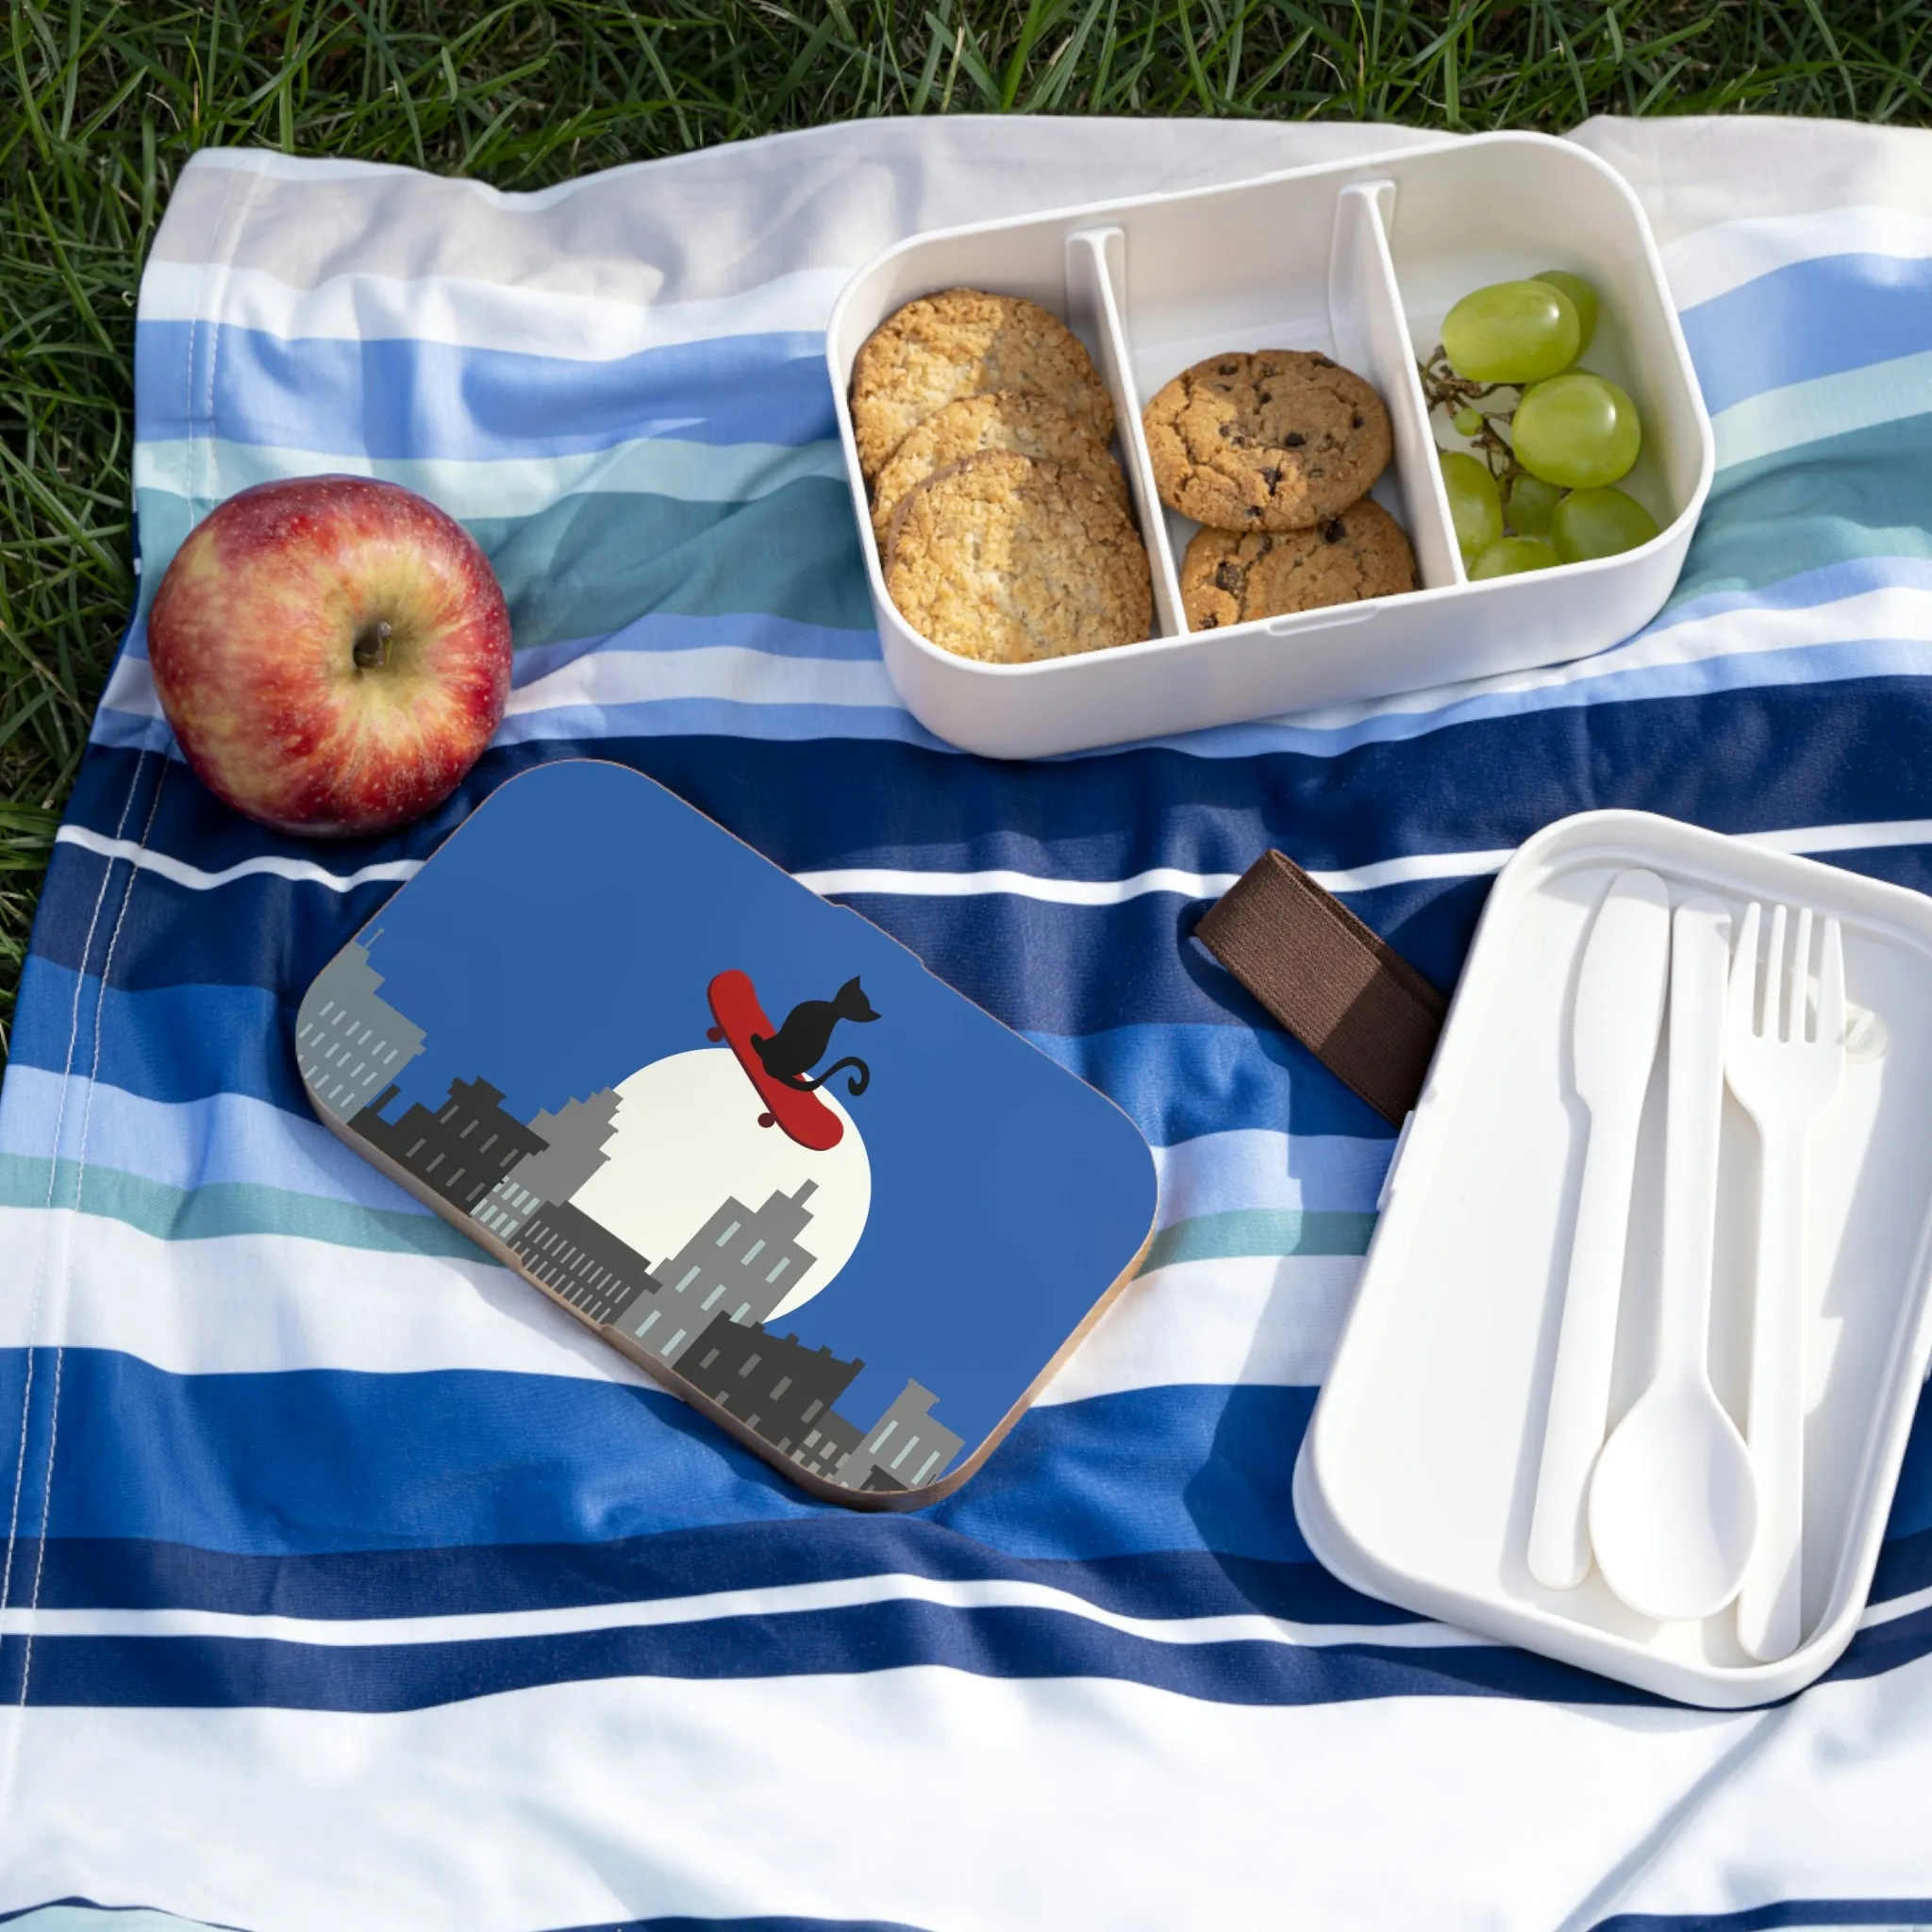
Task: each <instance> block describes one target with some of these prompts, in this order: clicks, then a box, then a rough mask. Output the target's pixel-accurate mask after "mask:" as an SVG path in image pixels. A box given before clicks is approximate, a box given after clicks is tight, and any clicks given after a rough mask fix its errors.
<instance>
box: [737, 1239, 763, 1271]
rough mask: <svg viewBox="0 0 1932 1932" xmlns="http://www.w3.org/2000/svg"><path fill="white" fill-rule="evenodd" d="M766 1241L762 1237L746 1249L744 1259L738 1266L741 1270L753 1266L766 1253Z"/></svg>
mask: <svg viewBox="0 0 1932 1932" xmlns="http://www.w3.org/2000/svg"><path fill="white" fill-rule="evenodd" d="M764 1245H765V1243H764V1239H763V1237H762V1236H760V1237H759V1239H758V1240H757V1241H754V1242H752V1244H751V1246H750V1247H748V1248H747V1249H745V1251H744V1258H743V1259H742V1260H741V1262H740V1263H739V1264H738V1265H739V1266H740V1267H741V1268H749V1267H750V1266H751V1264H752V1263H753V1262H754V1261H756V1260H757V1259H758V1256H759V1255H760V1254H761V1253H762V1252H763V1251H764Z"/></svg>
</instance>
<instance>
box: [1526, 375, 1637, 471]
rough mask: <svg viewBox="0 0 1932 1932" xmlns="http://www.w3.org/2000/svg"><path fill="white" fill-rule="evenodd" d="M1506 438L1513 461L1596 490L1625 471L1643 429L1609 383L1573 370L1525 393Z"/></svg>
mask: <svg viewBox="0 0 1932 1932" xmlns="http://www.w3.org/2000/svg"><path fill="white" fill-rule="evenodd" d="M1510 441H1511V442H1512V443H1513V445H1514V446H1515V450H1516V460H1517V461H1518V462H1519V463H1521V464H1522V465H1523V467H1524V469H1525V470H1527V471H1528V472H1529V473H1530V474H1531V475H1534V476H1541V478H1542V479H1543V481H1544V482H1545V483H1556V484H1558V485H1560V486H1561V487H1562V488H1563V489H1565V490H1600V489H1602V488H1603V486H1604V485H1605V484H1606V483H1614V482H1615V481H1616V480H1617V479H1618V477H1620V476H1623V475H1628V473H1629V469H1630V465H1631V464H1632V463H1634V462H1635V461H1636V460H1637V452H1638V451H1639V450H1640V449H1641V448H1642V447H1643V429H1642V425H1641V424H1640V423H1639V422H1638V420H1637V405H1636V404H1635V403H1633V402H1632V401H1631V400H1630V398H1629V397H1628V396H1627V395H1625V394H1624V391H1622V390H1620V389H1619V388H1618V387H1617V385H1616V384H1615V383H1614V382H1611V381H1609V380H1608V379H1607V377H1605V376H1601V375H1591V373H1590V372H1589V371H1588V370H1584V369H1573V370H1572V371H1570V373H1569V374H1568V375H1554V376H1552V377H1551V378H1550V379H1549V381H1547V382H1540V383H1538V384H1537V385H1536V387H1535V388H1534V389H1532V390H1529V391H1525V392H1524V398H1523V400H1522V401H1521V402H1520V403H1518V404H1517V406H1516V416H1515V420H1514V421H1513V422H1512V423H1511V425H1510Z"/></svg>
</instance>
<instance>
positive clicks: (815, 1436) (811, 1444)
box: [805, 1429, 819, 1449]
mask: <svg viewBox="0 0 1932 1932" xmlns="http://www.w3.org/2000/svg"><path fill="white" fill-rule="evenodd" d="M818 1441H819V1432H818V1431H817V1430H816V1429H814V1430H813V1431H812V1432H811V1434H810V1435H808V1437H807V1438H806V1439H805V1446H806V1447H807V1448H808V1449H816V1448H817V1447H818Z"/></svg>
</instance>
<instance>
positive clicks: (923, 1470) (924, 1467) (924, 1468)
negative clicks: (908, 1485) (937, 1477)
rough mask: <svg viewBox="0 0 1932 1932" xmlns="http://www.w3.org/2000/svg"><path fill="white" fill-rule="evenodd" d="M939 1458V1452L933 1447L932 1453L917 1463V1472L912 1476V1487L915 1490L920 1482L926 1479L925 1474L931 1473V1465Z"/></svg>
mask: <svg viewBox="0 0 1932 1932" xmlns="http://www.w3.org/2000/svg"><path fill="white" fill-rule="evenodd" d="M939 1459H940V1452H939V1451H938V1450H937V1449H935V1450H934V1451H933V1452H932V1454H931V1455H930V1456H928V1457H926V1458H925V1460H924V1462H922V1463H921V1464H920V1465H919V1474H917V1475H916V1476H914V1477H913V1478H912V1487H913V1488H914V1489H915V1490H916V1489H917V1488H918V1487H919V1486H920V1484H921V1483H923V1482H924V1480H925V1479H926V1477H927V1476H929V1475H930V1474H932V1466H933V1464H934V1463H935V1462H937V1461H938V1460H939Z"/></svg>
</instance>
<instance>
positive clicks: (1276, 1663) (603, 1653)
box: [0, 1600, 1659, 1711]
mask: <svg viewBox="0 0 1932 1932" xmlns="http://www.w3.org/2000/svg"><path fill="white" fill-rule="evenodd" d="M24 1650H25V1643H24V1641H23V1640H21V1639H19V1638H11V1639H8V1640H7V1641H0V1696H5V1697H6V1698H7V1699H8V1701H9V1702H10V1703H19V1702H22V1701H25V1702H26V1703H28V1704H31V1705H34V1706H37V1707H54V1706H89V1705H110V1706H116V1707H123V1708H142V1707H149V1708H152V1707H164V1708H175V1709H182V1708H188V1709H233V1708H238V1707H239V1708H252V1709H260V1708H279V1709H295V1710H340V1711H403V1710H421V1709H425V1708H427V1707H432V1706H437V1705H444V1704H452V1703H457V1702H459V1701H461V1700H463V1699H466V1698H472V1697H491V1696H500V1695H503V1694H504V1693H506V1692H509V1691H522V1690H530V1689H535V1688H538V1687H541V1686H546V1685H552V1684H566V1683H583V1682H588V1681H593V1680H597V1679H608V1678H612V1677H674V1678H687V1679H689V1678H697V1679H714V1680H720V1681H743V1680H745V1679H751V1678H762V1677H779V1676H783V1677H802V1676H825V1675H829V1676H847V1675H851V1674H858V1673H864V1672H871V1671H891V1670H905V1669H910V1668H915V1667H920V1666H924V1667H932V1666H935V1665H937V1666H941V1667H944V1668H947V1669H951V1670H955V1671H959V1672H964V1673H968V1674H972V1675H974V1676H985V1677H999V1678H1003V1679H1005V1680H1007V1681H1008V1682H1013V1681H1024V1680H1027V1679H1035V1678H1063V1677H1095V1678H1102V1679H1111V1680H1113V1681H1115V1682H1119V1683H1130V1684H1141V1685H1145V1686H1147V1687H1149V1688H1151V1689H1155V1690H1159V1691H1167V1692H1169V1693H1170V1694H1172V1695H1174V1696H1180V1697H1191V1698H1195V1699H1198V1700H1201V1701H1203V1702H1208V1703H1215V1704H1231V1705H1246V1706H1251V1707H1254V1706H1259V1707H1292V1706H1298V1705H1310V1704H1339V1703H1350V1702H1356V1701H1358V1700H1361V1699H1366V1698H1379V1697H1444V1696H1449V1697H1498V1696H1506V1697H1536V1698H1543V1699H1548V1700H1552V1701H1557V1702H1561V1703H1564V1704H1574V1705H1590V1706H1612V1707H1617V1706H1622V1707H1629V1706H1654V1705H1657V1703H1658V1702H1659V1700H1657V1699H1656V1698H1654V1697H1651V1696H1649V1695H1648V1694H1646V1693H1644V1692H1642V1691H1631V1690H1627V1689H1625V1688H1624V1686H1623V1685H1620V1684H1613V1683H1611V1682H1610V1681H1609V1680H1608V1679H1607V1678H1604V1677H1597V1676H1592V1675H1591V1674H1589V1673H1587V1672H1584V1671H1579V1670H1575V1669H1573V1668H1571V1667H1570V1666H1569V1665H1566V1664H1557V1663H1551V1662H1549V1661H1547V1660H1546V1659H1544V1658H1542V1657H1533V1656H1531V1655H1530V1654H1529V1653H1528V1652H1526V1651H1519V1650H1509V1649H1505V1648H1501V1647H1493V1648H1492V1647H1490V1646H1481V1647H1473V1646H1468V1645H1459V1644H1458V1645H1453V1646H1448V1647H1444V1648H1442V1649H1440V1650H1429V1649H1421V1648H1409V1647H1407V1646H1405V1647H1402V1648H1397V1649H1376V1648H1374V1647H1371V1646H1368V1645H1358V1644H1335V1645H1326V1646H1323V1647H1321V1648H1310V1649H1304V1648H1301V1647H1298V1646H1295V1645H1291V1644H1283V1643H1269V1642H1256V1641H1231V1642H1219V1643H1163V1642H1159V1641H1154V1640H1151V1639H1148V1638H1143V1637H1139V1636H1130V1635H1127V1634H1126V1633H1124V1632H1123V1631H1119V1630H1114V1629H1109V1628H1108V1627H1106V1626H1105V1625H1101V1624H1094V1623H1092V1622H1091V1620H1089V1619H1087V1618H1084V1617H1078V1616H1068V1615H1065V1614H1062V1613H1060V1612H1058V1611H1053V1610H1039V1609H1018V1608H996V1609H974V1610H958V1609H948V1608H942V1607H939V1606H936V1605H932V1604H925V1603H919V1602H915V1601H907V1600H897V1601H891V1602H887V1603H880V1604H865V1605H859V1606H855V1607H851V1608H847V1609H839V1610H817V1611H794V1612H791V1613H790V1614H788V1615H785V1616H781V1617H757V1616H743V1617H732V1618H728V1619H724V1620H721V1621H719V1622H716V1623H698V1624H660V1625H658V1626H656V1627H654V1628H646V1629H617V1630H597V1631H584V1632H575V1633H571V1634H568V1635H559V1636H542V1637H518V1638H493V1639H491V1638H478V1639H473V1640H470V1641H461V1642H456V1643H414V1644H369V1645H363V1644H357V1645H353V1646H336V1645H323V1644H298V1643H287V1642H271V1641H262V1640H259V1639H249V1638H188V1637H165V1638H142V1637H55V1636H48V1635H45V1634H42V1635H41V1636H39V1637H37V1638H36V1639H35V1641H34V1646H33V1668H32V1673H31V1676H30V1680H29V1683H28V1685H27V1687H26V1691H25V1699H24V1700H23V1697H22V1691H21V1686H20V1667H21V1657H22V1653H23V1651H24Z"/></svg>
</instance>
